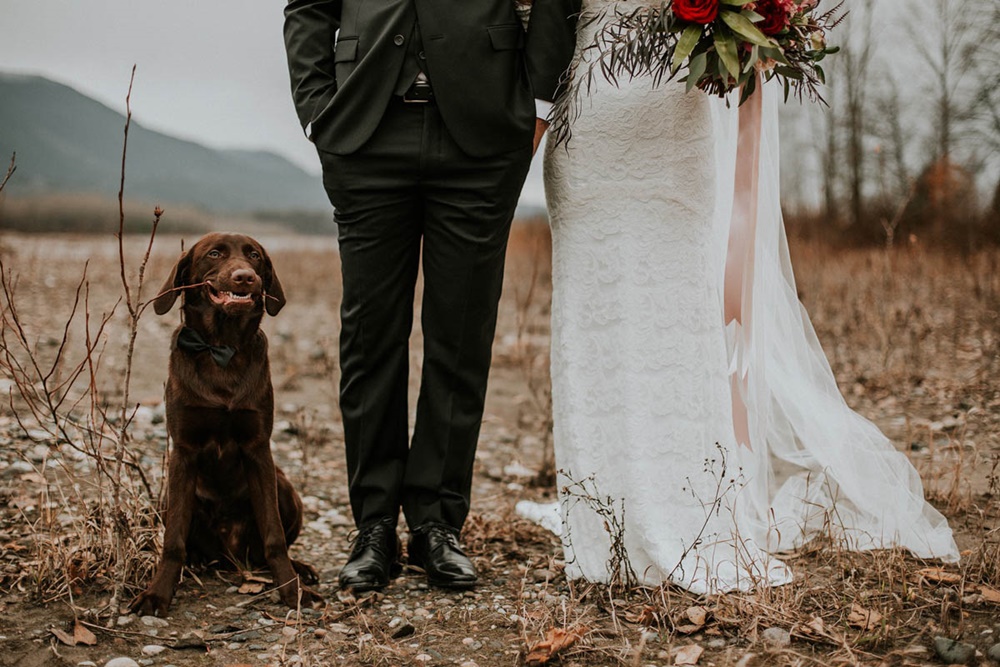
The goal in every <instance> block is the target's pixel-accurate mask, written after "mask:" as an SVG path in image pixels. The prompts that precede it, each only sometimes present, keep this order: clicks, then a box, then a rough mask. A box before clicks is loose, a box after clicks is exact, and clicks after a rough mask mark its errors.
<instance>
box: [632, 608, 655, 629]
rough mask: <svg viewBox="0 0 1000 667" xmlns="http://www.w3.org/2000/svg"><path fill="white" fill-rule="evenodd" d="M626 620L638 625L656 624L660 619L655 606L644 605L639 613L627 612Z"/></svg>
mask: <svg viewBox="0 0 1000 667" xmlns="http://www.w3.org/2000/svg"><path fill="white" fill-rule="evenodd" d="M625 620H626V621H628V622H629V623H635V624H638V625H655V624H656V621H657V620H658V616H657V614H656V609H655V608H653V607H648V606H647V607H643V608H642V610H641V611H639V613H638V614H635V613H626V614H625Z"/></svg>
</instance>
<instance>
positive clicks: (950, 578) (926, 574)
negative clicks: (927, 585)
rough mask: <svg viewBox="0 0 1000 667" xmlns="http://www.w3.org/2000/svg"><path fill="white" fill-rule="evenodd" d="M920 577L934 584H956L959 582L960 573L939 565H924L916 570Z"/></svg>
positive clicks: (960, 579)
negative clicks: (948, 570) (949, 570)
mask: <svg viewBox="0 0 1000 667" xmlns="http://www.w3.org/2000/svg"><path fill="white" fill-rule="evenodd" d="M917 574H919V575H920V576H921V578H923V579H926V580H927V581H930V582H933V583H936V584H957V583H961V581H962V575H960V574H958V573H956V572H947V571H946V570H944V568H940V567H925V568H923V569H920V570H917Z"/></svg>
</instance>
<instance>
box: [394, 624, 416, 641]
mask: <svg viewBox="0 0 1000 667" xmlns="http://www.w3.org/2000/svg"><path fill="white" fill-rule="evenodd" d="M414 632H416V628H414V627H413V625H411V624H410V623H406V622H403V623H402V624H400V626H399V627H398V628H396V629H395V630H394V631H393V633H392V638H393V639H402V638H403V637H409V636H410V635H412V634H413V633H414Z"/></svg>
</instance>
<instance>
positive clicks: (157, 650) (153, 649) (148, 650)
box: [142, 644, 167, 655]
mask: <svg viewBox="0 0 1000 667" xmlns="http://www.w3.org/2000/svg"><path fill="white" fill-rule="evenodd" d="M166 650H167V647H166V646H160V645H159V644H149V645H147V646H143V647H142V654H143V655H159V654H161V653H163V652H164V651H166Z"/></svg>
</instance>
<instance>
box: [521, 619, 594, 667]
mask: <svg viewBox="0 0 1000 667" xmlns="http://www.w3.org/2000/svg"><path fill="white" fill-rule="evenodd" d="M586 631H587V629H586V628H583V627H576V628H570V629H569V630H566V629H564V628H551V629H550V630H549V631H548V633H547V634H546V635H545V639H543V640H542V641H540V642H538V643H537V644H535V645H534V646H532V647H531V648H530V649H528V655H527V657H526V658H525V659H524V662H525V664H527V665H528V666H529V667H536V666H537V665H544V664H547V663H548V662H549V660H552V659H553V658H554V657H556V655H557V654H558V653H559V652H560V651H564V650H566V649H567V648H569V647H570V646H572V645H573V644H575V643H576V642H577V641H579V640H580V639H582V638H583V635H584V633H585V632H586Z"/></svg>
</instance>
